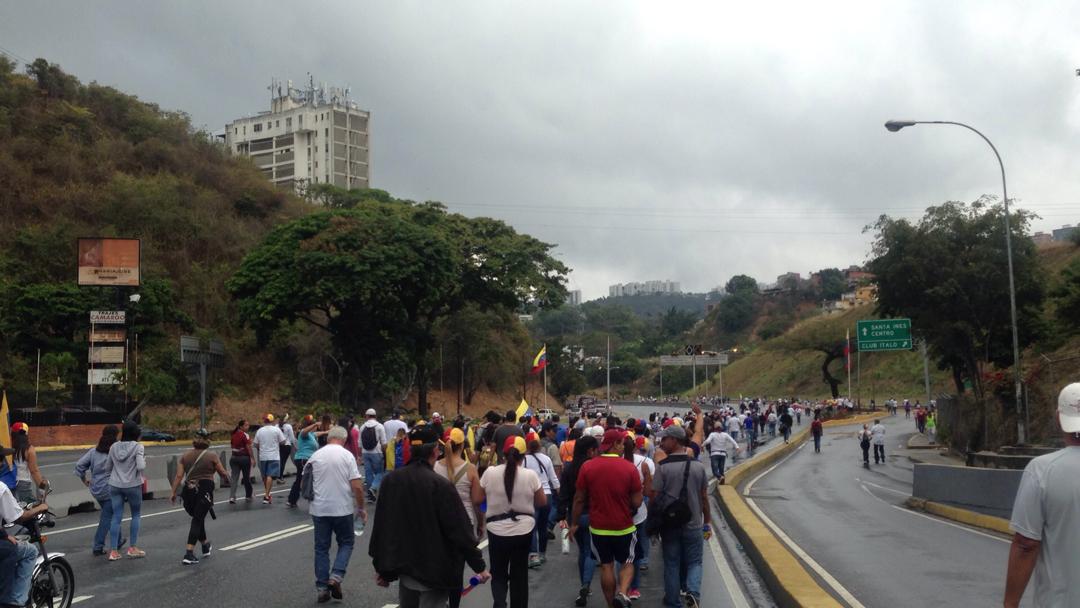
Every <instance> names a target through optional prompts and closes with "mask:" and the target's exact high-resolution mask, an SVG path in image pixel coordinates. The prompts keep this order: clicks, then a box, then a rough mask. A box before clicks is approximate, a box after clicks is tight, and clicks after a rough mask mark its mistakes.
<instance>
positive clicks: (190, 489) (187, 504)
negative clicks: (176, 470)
mask: <svg viewBox="0 0 1080 608" xmlns="http://www.w3.org/2000/svg"><path fill="white" fill-rule="evenodd" d="M208 451H210V450H209V449H206V450H203V451H202V452H200V453H199V455H198V456H197V457H196V458H195V462H193V463H191V468H190V469H188V470H187V471H184V480H183V481H182V482H180V483H181V485H182V486H183V487H182V488H181V490H180V500H181V501H182V502H183V503H184V510H185V511H187V513H188V515H192V514H193V513H192V512H193V511H194V510H195V499H196V498H198V495H197V494H198V491H199V482H198V481H194V480H190V479H188V478H189V477H191V471H193V470H195V467H196V466H198V465H199V461H200V460H202V457H203V456H205V455H206V453H207V452H208Z"/></svg>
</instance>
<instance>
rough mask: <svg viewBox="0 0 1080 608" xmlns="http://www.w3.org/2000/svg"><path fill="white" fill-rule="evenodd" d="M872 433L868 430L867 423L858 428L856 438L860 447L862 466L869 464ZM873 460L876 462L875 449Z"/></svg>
mask: <svg viewBox="0 0 1080 608" xmlns="http://www.w3.org/2000/svg"><path fill="white" fill-rule="evenodd" d="M872 437H873V434H872V433H871V432H870V428H869V427H868V426H867V425H865V424H864V425H862V429H860V430H859V434H858V435H857V436H856V438H857V439H858V440H859V447H860V448H862V461H863V466H864V467H869V466H870V440H871V438H872ZM874 462H877V453H876V450H875V454H874Z"/></svg>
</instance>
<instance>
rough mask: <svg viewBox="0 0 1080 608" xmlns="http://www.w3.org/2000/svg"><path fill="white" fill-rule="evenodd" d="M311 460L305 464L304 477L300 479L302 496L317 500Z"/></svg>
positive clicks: (309, 499)
mask: <svg viewBox="0 0 1080 608" xmlns="http://www.w3.org/2000/svg"><path fill="white" fill-rule="evenodd" d="M311 472H312V468H311V462H308V463H307V464H305V465H304V473H303V475H304V478H303V479H301V480H300V498H303V499H304V500H306V501H308V502H311V501H313V500H315V481H314V480H313V479H312V475H311Z"/></svg>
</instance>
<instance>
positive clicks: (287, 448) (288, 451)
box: [278, 445, 292, 479]
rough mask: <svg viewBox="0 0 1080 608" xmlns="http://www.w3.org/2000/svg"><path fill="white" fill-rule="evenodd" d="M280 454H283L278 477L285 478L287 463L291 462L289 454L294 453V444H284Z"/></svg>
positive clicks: (279, 450) (279, 451)
mask: <svg viewBox="0 0 1080 608" xmlns="http://www.w3.org/2000/svg"><path fill="white" fill-rule="evenodd" d="M278 454H281V471H280V472H279V473H278V479H284V478H285V465H287V464H289V454H292V446H291V445H283V446H281V447H279V448H278Z"/></svg>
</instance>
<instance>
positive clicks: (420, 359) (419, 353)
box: [414, 347, 428, 418]
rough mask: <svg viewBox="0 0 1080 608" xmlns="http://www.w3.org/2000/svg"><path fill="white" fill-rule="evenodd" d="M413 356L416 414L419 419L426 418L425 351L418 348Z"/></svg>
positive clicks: (426, 378) (426, 379) (426, 380)
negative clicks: (414, 362)
mask: <svg viewBox="0 0 1080 608" xmlns="http://www.w3.org/2000/svg"><path fill="white" fill-rule="evenodd" d="M414 354H415V359H416V412H417V414H419V416H420V417H421V418H427V413H428V402H427V393H428V377H427V351H426V350H425V349H424V348H423V347H418V348H417V349H416V352H415V353H414Z"/></svg>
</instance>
